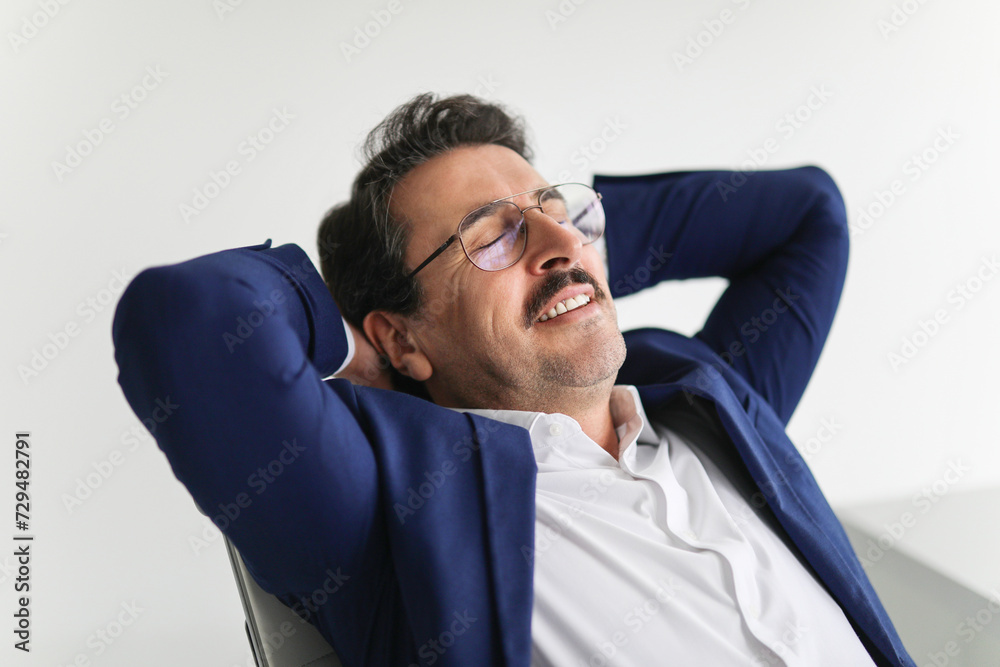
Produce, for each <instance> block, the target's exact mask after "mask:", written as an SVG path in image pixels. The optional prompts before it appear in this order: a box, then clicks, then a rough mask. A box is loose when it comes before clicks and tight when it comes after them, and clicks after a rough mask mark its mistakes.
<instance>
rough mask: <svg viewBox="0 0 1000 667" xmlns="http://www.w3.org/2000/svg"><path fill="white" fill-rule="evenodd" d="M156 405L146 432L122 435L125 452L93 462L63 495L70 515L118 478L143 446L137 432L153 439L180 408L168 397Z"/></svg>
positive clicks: (147, 420)
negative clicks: (125, 465) (127, 463)
mask: <svg viewBox="0 0 1000 667" xmlns="http://www.w3.org/2000/svg"><path fill="white" fill-rule="evenodd" d="M153 404H154V406H155V407H154V408H153V410H152V411H151V412H150V414H149V416H148V417H144V418H143V419H142V423H143V424H145V425H146V430H143V428H142V427H141V426H139V425H136V426H134V427H133V428H132V429H130V430H128V431H126V432H124V433H122V435H121V442H122V444H124V445H125V448H124V449H118V448H115V449H112V450H111V451H110V452H109V453H108V455H107V456H105V457H102V458H101V459H99V460H97V461H93V462H91V464H90V469H89V470H88V471H87V473H86V474H84V475H83V476H79V477H77V478H76V479H75V480H74V486H73V489H72V490H71V491H67V492H63V494H62V497H61V500H62V503H63V507H65V508H66V512H67V513H68V514H73V512H75V511H76V510H78V509H80V508H81V507H82V506H83V504H84V503H85V502H86V501H87V500H89V499H90V498H92V497H93V495H94V493H95V492H96V491H97V490H98V489H100V488H101V487H102V486H104V484H105V483H106V482H107V481H108V480H110V479H111V477H112V475H114V474H115V471H116V470H118V468H120V467H121V466H122V465H123V464H124V463H125V461H126V458H127V456H128V455H129V454H131V453H132V452H135V451H136V450H137V449H138V448H139V445H140V444H141V442H140V440H139V439H138V438H137V437H136V431H138V432H139V433H142V434H144V438H146V439H148V438H150V437H152V434H154V433H156V429H157V428H158V427H159V426H160V425H161V424H163V423H164V422H165V421H167V419H169V418H170V416H171V415H173V414H174V412H176V411H177V409H178V408H180V407H181V406H180V405H179V404H177V403H174V402H173V401H172V400H170V397H169V396H165V397H164V398H162V399H160V398H157V399H156V400H155V401H153Z"/></svg>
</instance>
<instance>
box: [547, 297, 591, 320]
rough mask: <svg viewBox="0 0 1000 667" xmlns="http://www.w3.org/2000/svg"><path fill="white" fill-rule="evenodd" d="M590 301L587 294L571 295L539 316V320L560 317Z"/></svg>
mask: <svg viewBox="0 0 1000 667" xmlns="http://www.w3.org/2000/svg"><path fill="white" fill-rule="evenodd" d="M588 303H590V297H589V296H587V295H586V294H579V295H577V296H576V297H570V298H568V299H565V300H563V301H560V302H559V303H557V304H556V305H555V307H554V308H550V309H549V312H547V313H544V314H543V315H542V316H541V317H539V318H538V321H539V322H544V321H545V320H551V319H552V318H554V317H559V316H560V315H562V314H563V313H568V312H569V311H571V310H575V309H577V308H579V307H580V306H586V305H587V304H588Z"/></svg>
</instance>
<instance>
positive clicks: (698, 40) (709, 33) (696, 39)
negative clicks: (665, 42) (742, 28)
mask: <svg viewBox="0 0 1000 667" xmlns="http://www.w3.org/2000/svg"><path fill="white" fill-rule="evenodd" d="M732 2H733V4H734V5H736V6H737V8H738V9H739V11H740V12H742V11H746V9H747V8H748V7H750V0H732ZM738 17H739V12H735V11H733V10H732V9H729V8H726V9H723V10H722V11H721V12H719V15H718V16H716V17H713V18H710V19H705V20H704V21H702V22H701V25H702V26H703V28H702V30H699V31H698V32H697V33H696V34H694V35H692V36H690V37H688V39H687V44H686V45H685V46H684V48H683V50H681V51H674V53H673V58H674V64H675V65H677V71H678V72H683V71H684V68H685V67H690V66H691V65H693V64H694V61H696V60H697V59H698V58H701V56H702V55H703V54H704V53H705V51H707V50H708V49H709V48H711V47H712V45H713V44H715V42H716V40H717V39H719V37H721V36H722V33H724V32H725V31H726V27H727V26H730V25H732V24H734V23H736V19H737V18H738Z"/></svg>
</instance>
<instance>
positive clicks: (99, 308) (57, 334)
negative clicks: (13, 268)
mask: <svg viewBox="0 0 1000 667" xmlns="http://www.w3.org/2000/svg"><path fill="white" fill-rule="evenodd" d="M133 277H134V274H130V273H127V272H126V270H125V269H122V270H121V271H112V272H111V280H109V281H108V283H107V285H105V286H104V287H103V288H101V289H100V290H98V291H97V293H96V294H94V295H92V296H88V297H87V298H86V299H84V300H83V301H81V302H80V303H78V304H77V306H76V311H75V312H76V314H77V317H71V318H70V319H68V320H66V322H65V324H63V325H62V326H61V327H59V328H58V329H57V330H56V331H54V332H50V333H49V334H48V336H47V339H48V340H47V341H46V342H44V343H42V344H41V347H37V346H36V347H33V348H31V356H30V358H29V359H28V361H27V363H21V364H18V366H17V374H18V377H20V378H21V382H23V383H24V385H25V386H27V385H28V383H29V382H30V381H31V380H32V379H33V378H36V377H38V376H39V374H41V373H42V372H43V371H44V370H45V369H47V368H48V367H49V366H50V365H51V364H52V362H53V361H55V359H56V358H57V357H58V356H59V355H60V354H62V353H63V351H65V350H66V348H67V347H68V346H69V343H70V341H71V340H72V339H73V338H76V337H77V336H79V335H80V333H81V332H82V331H83V327H85V326H86V325H88V324H90V323H91V322H93V321H94V320H96V319H97V317H98V315H99V314H101V313H103V312H104V311H105V310H106V309H107V308H108V307H109V306H112V305H113V304H114V303H115V302H116V300H117V298H118V296H119V295H121V293H122V292H124V291H125V286H126V285H127V284H128V281H129V280H131V279H132V278H133Z"/></svg>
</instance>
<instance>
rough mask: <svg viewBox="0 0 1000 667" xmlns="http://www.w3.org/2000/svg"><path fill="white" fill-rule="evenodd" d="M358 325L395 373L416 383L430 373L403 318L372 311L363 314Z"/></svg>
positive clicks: (397, 315) (425, 357)
mask: <svg viewBox="0 0 1000 667" xmlns="http://www.w3.org/2000/svg"><path fill="white" fill-rule="evenodd" d="M361 324H362V328H364V330H365V335H366V336H367V337H368V340H370V341H371V342H372V345H373V346H374V347H375V351H376V352H378V353H379V354H384V355H385V356H387V357H388V358H389V363H391V364H392V366H393V368H395V369H396V370H397V371H399V372H400V373H402V374H403V375H406V376H408V377H411V378H413V379H414V380H416V381H418V382H423V381H425V380H426V379H427V378H429V377H430V376H431V375H432V374H433V373H434V369H433V368H432V367H431V362H430V359H428V358H427V355H425V354H424V353H423V351H422V350H421V349H420V346H419V345H418V344H417V342H416V340H415V338H414V336H413V331H412V327H411V325H410V321H409V319H408V318H407V317H405V316H402V315H399V314H398V313H390V312H387V311H384V310H373V311H372V312H370V313H368V314H367V315H365V319H364V320H363V321H362V323H361Z"/></svg>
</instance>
